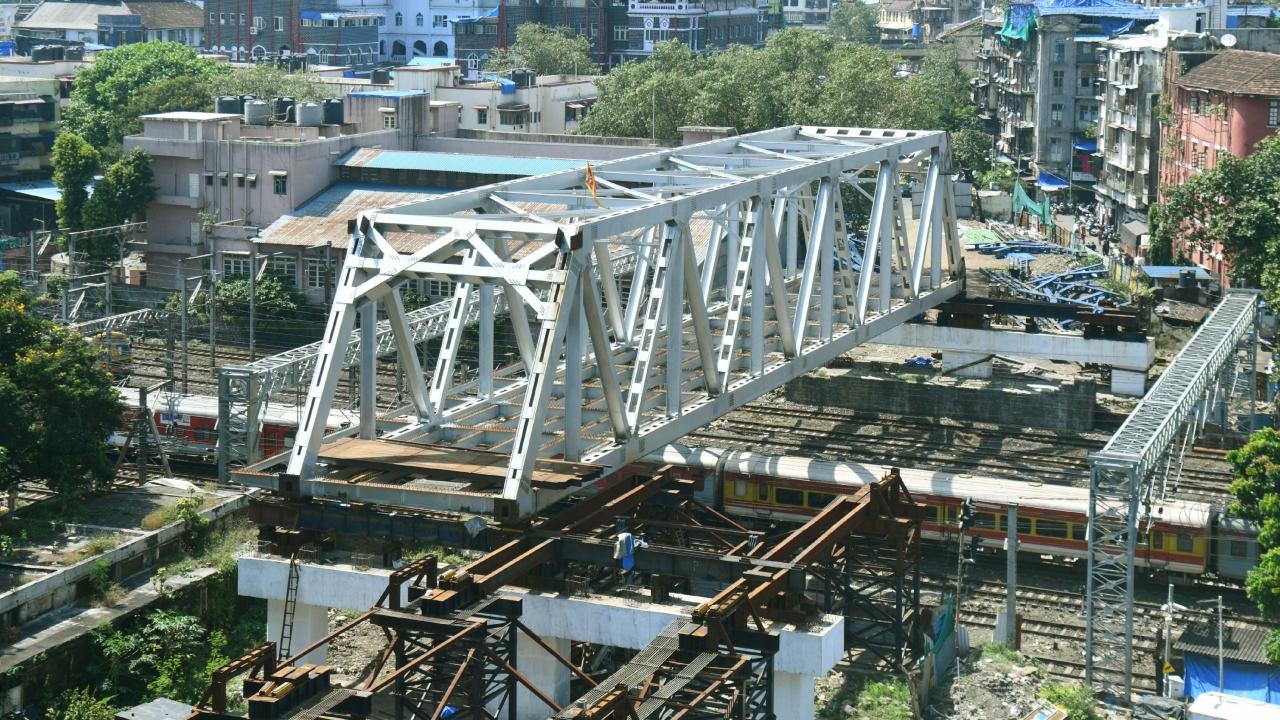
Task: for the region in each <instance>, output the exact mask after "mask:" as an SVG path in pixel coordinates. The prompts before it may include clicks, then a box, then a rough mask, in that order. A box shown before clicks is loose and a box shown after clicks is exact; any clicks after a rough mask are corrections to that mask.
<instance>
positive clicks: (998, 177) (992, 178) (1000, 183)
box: [979, 163, 1018, 193]
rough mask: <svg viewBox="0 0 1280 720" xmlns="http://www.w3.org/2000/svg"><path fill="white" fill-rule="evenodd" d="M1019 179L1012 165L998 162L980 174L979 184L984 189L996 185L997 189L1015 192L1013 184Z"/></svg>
mask: <svg viewBox="0 0 1280 720" xmlns="http://www.w3.org/2000/svg"><path fill="white" fill-rule="evenodd" d="M1017 181H1018V173H1017V171H1015V170H1014V169H1013V166H1012V165H1005V164H1004V163H996V164H994V165H992V166H991V167H990V168H989V169H988V170H987V171H986V172H984V173H982V175H980V176H979V184H980V185H981V186H982V188H983V189H986V188H989V187H992V186H994V187H995V189H997V190H1002V191H1004V192H1007V193H1011V192H1013V184H1014V183H1016V182H1017Z"/></svg>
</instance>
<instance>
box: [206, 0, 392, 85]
mask: <svg viewBox="0 0 1280 720" xmlns="http://www.w3.org/2000/svg"><path fill="white" fill-rule="evenodd" d="M385 14H386V5H385V2H382V1H381V0H378V1H377V2H375V3H374V4H372V5H369V6H366V5H362V4H361V3H360V2H359V1H358V0H304V1H303V2H295V0H257V1H256V2H255V1H254V0H205V3H204V21H205V28H204V33H205V44H206V47H208V49H209V50H211V51H212V52H216V53H220V54H224V55H226V56H228V57H229V58H231V59H232V60H256V59H261V58H265V57H271V56H277V57H283V56H301V55H305V56H306V57H307V58H308V59H309V60H310V61H311V62H313V63H318V64H321V65H347V66H350V67H353V68H356V69H360V70H367V69H370V68H372V67H373V66H375V65H377V64H378V63H379V62H381V60H382V58H383V57H384V56H385V55H386V54H387V50H386V47H385V43H384V42H382V41H381V38H380V32H381V28H382V25H383V22H384V21H385Z"/></svg>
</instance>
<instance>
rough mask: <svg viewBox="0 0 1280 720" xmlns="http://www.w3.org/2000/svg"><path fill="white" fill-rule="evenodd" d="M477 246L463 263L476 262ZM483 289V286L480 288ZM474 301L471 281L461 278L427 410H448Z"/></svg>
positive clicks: (436, 413) (463, 259) (450, 312)
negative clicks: (447, 404)
mask: <svg viewBox="0 0 1280 720" xmlns="http://www.w3.org/2000/svg"><path fill="white" fill-rule="evenodd" d="M476 254H477V253H476V250H475V248H474V247H472V248H471V249H470V250H468V251H467V253H466V254H465V255H464V256H463V258H462V263H461V265H462V267H469V266H473V265H475V262H476ZM481 291H482V292H483V289H482V290H481ZM470 304H471V283H469V282H460V283H458V284H457V285H455V286H454V288H453V300H452V304H451V305H450V307H449V322H448V324H447V325H446V326H445V330H444V336H443V338H442V339H441V340H440V352H439V357H437V358H436V369H435V373H434V374H433V375H432V377H431V393H430V395H429V398H430V400H429V407H428V410H429V412H428V414H429V415H430V416H431V417H435V416H437V415H439V414H440V413H443V412H444V411H445V403H446V402H448V398H449V387H450V386H451V385H453V365H454V362H456V361H457V359H458V348H459V347H461V346H462V330H463V328H464V327H465V325H466V317H467V308H468V306H469V305H470Z"/></svg>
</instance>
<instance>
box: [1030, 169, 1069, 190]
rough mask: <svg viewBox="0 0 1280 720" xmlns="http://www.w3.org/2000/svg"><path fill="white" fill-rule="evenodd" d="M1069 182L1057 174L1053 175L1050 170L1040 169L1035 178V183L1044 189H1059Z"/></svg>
mask: <svg viewBox="0 0 1280 720" xmlns="http://www.w3.org/2000/svg"><path fill="white" fill-rule="evenodd" d="M1070 184H1071V183H1068V182H1067V181H1066V180H1063V179H1062V178H1060V177H1058V176H1057V175H1054V174H1053V173H1051V172H1044V171H1043V170H1042V171H1040V177H1039V178H1038V179H1037V180H1036V185H1039V186H1040V187H1041V188H1043V189H1045V190H1061V189H1062V188H1065V187H1067V186H1068V185H1070Z"/></svg>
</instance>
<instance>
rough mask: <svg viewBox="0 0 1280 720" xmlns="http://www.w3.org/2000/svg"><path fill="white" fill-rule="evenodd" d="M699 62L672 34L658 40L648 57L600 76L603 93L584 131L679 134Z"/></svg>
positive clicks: (598, 88)
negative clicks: (661, 40) (671, 38)
mask: <svg viewBox="0 0 1280 720" xmlns="http://www.w3.org/2000/svg"><path fill="white" fill-rule="evenodd" d="M698 62H699V61H698V59H697V58H696V57H695V56H694V54H693V51H692V50H690V49H689V46H688V45H685V44H684V43H681V42H678V41H675V40H670V41H667V42H664V43H659V44H658V46H657V47H656V48H654V52H653V54H652V55H650V56H649V58H648V59H647V60H645V61H644V62H640V63H624V64H622V65H619V66H618V67H615V68H614V69H613V70H612V71H611V72H610V73H609V74H608V75H605V76H604V77H602V78H600V79H599V80H597V81H596V91H597V95H598V96H599V98H600V99H599V100H598V101H597V102H596V104H595V105H593V106H592V107H591V112H590V113H589V114H588V115H587V117H586V119H585V120H584V121H583V123H582V132H583V133H584V134H586V135H612V136H617V137H650V136H651V135H652V136H654V137H657V138H660V139H664V140H674V139H676V138H677V137H678V136H679V133H678V132H677V130H676V128H677V127H679V126H680V125H682V124H685V122H684V120H685V118H686V117H692V113H693V111H694V108H693V107H692V104H693V98H694V97H695V96H696V94H697V78H696V77H694V75H695V72H696V70H695V69H696V68H697V66H698ZM659 99H661V100H662V102H661V103H659V102H658V100H659ZM741 129H742V128H739V130H741Z"/></svg>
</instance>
